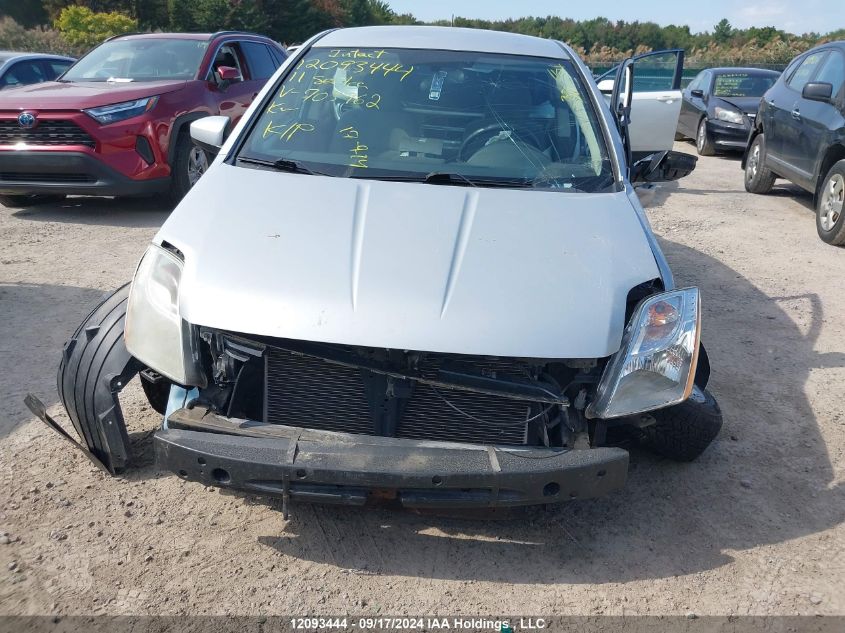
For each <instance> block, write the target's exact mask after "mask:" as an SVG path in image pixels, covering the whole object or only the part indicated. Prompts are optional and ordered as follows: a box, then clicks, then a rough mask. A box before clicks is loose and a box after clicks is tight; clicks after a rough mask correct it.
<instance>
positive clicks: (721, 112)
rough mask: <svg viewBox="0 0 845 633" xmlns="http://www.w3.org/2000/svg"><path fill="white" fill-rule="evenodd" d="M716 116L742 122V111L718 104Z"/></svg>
mask: <svg viewBox="0 0 845 633" xmlns="http://www.w3.org/2000/svg"><path fill="white" fill-rule="evenodd" d="M716 118H717V119H719V120H720V121H727V122H728V123H742V112H740V111H738V110H731V109H730V108H720V107H719V106H716Z"/></svg>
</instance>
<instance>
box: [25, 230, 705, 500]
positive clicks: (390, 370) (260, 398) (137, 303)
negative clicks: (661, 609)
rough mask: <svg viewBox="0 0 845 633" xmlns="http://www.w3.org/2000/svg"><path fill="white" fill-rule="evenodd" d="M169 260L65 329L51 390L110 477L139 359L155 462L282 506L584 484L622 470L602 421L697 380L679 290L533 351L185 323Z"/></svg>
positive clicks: (675, 395) (122, 458)
mask: <svg viewBox="0 0 845 633" xmlns="http://www.w3.org/2000/svg"><path fill="white" fill-rule="evenodd" d="M181 274H182V255H181V253H180V252H179V251H177V250H176V249H174V248H172V247H168V245H166V244H165V245H164V246H157V245H153V246H151V247H150V249H149V250H148V252H147V254H146V255H145V257H144V258H143V260H142V261H141V263H140V265H139V267H138V271H137V272H136V276H135V279H134V282H133V286H132V292H131V295H130V293H129V289H128V288H127V287H124V288H121V289H120V290H118V291H117V292H116V293H115V294H114V295H112V296H111V297H110V298H108V299H107V300H106V301H105V302H104V304H102V305H101V306H100V307H98V308H97V309H95V310H94V312H93V313H92V314H91V315H90V316H89V318H88V319H87V320H86V322H85V323H83V325H82V326H80V328H79V330H78V331H77V333H76V334H75V336H74V337H73V338H72V339H71V341H70V342H69V343H68V344H67V346H66V348H65V351H64V355H63V360H62V363H61V366H60V370H59V386H60V395H61V398H62V402H63V404H64V405H65V407H66V408H67V410H68V413H69V415H70V417H71V420H72V421H73V423H74V426H75V428H76V430H77V432H78V433H79V435H80V437H82V438H83V440H84V444H85V446H84V447H83V446H80V447H81V448H83V449H84V450H85V451H86V453H87V454H88V456H89V457H91V458H92V459H93V460H94V461H95V462H99V463H101V464H102V465H103V467H104V468H105V469H106V470H108V471H110V472H111V473H113V474H116V473H119V472H121V471H122V470H123V469H125V468H126V467H127V465H128V464H129V458H130V457H129V452H130V450H129V444H128V439H127V437H126V429H125V424H124V422H123V417H122V413H121V411H120V406H119V402H118V399H117V394H118V392H119V391H120V389H122V388H123V386H124V385H125V384H126V383H127V382H128V380H129V379H131V378H132V376H133V375H134V374H135V373H138V372H141V380H142V384H143V386H144V390H145V393H146V394H147V397H148V398H149V400H150V402H151V403H152V404H153V406H154V408H156V409H157V410H158V411H160V412H162V413H164V414H165V418H164V423H163V425H162V428H161V429H159V430H158V431H157V432H156V433H155V435H154V440H153V441H154V446H155V453H156V461H157V463H158V465H159V467H161V468H163V469H166V470H170V471H172V472H175V473H177V474H178V475H179V476H180V477H182V478H184V479H187V480H193V481H199V482H202V483H204V484H206V485H214V486H221V487H227V488H233V489H238V490H243V491H248V492H253V493H258V494H268V495H275V496H279V497H281V498H282V499H283V507H284V511H285V514H287V511H288V502H289V501H291V500H299V501H311V502H320V503H335V504H346V505H366V504H369V503H379V504H385V503H387V504H391V505H397V506H401V507H405V508H411V509H416V510H438V509H467V508H497V507H498V508H508V507H515V506H526V505H536V504H546V503H556V502H561V501H565V500H570V499H584V498H591V497H597V496H602V495H605V494H607V493H610V492H612V491H614V490H617V489H619V488H621V487H622V486H623V485H624V482H625V479H626V475H627V466H628V453H627V451H625V450H623V449H622V448H618V447H614V446H608V445H607V444H608V442H607V435H608V429H609V428H615V427H629V428H632V429H640V428H641V427H648V426H649V425H651V424H654V423H655V418H654V417H651V416H649V415H648V413H647V412H649V411H652V412H653V411H654V410H657V409H660V410H664V411H665V410H667V407H669V409H668V410H670V411H671V408H672V406H673V405H677V404H678V403H683V402H685V401H687V399H688V397H689V396H690V394H691V393H692V392H693V390H694V389H695V390H697V391H698V392H699V393H700V392H701V391H702V390H703V388H704V383H705V382H706V378H707V376H706V373H704V372H703V371H702V370H701V368H699V367H698V359H699V355H700V349H701V348H700V342H699V336H700V305H699V298H698V292H697V290H696V289H694V288H687V289H682V290H673V291H669V292H663V291H662V289H661V288H660V284H659V282H655V283H650V284H643V285H641V286H638V287H637V288H635V289H634V290H632V291H631V293H629V297H628V300H629V310H628V313H629V314H628V315H627V316H628V325H627V327H626V330H625V333H624V336H623V340H622V345H621V347H620V349H619V351H618V352H617V353H616V354H614V355H612V356H611V357H609V358H593V359H548V358H517V357H501V356H479V355H468V354H450V353H440V352H427V351H411V350H394V349H383V348H372V347H365V346H356V345H343V344H335V343H319V342H310V341H302V340H294V339H283V338H276V337H268V336H257V335H250V334H245V333H239V332H231V331H226V330H222V329H217V328H211V327H203V326H195V325H191V324H189V323H187V322H186V321H185V319H183V318H182V316H181V314H180V313H179V287H180V281H181ZM703 366H704V367H705V368H706V360H705V362H704V363H703ZM696 377H697V378H696ZM696 379H697V380H698V386H696V385H695V381H696ZM690 402H694V401H693V400H691V401H690ZM30 404H31V408H32V409H33V411H34V412H35V413H36V414H37V415H38V416H39V417H41V419H43V420H45V421H49V422H48V423H51V426H54V428H57V430H58V429H60V428H61V427H59V426H58V425H57V424H55V422H54V421H52V420H51V419H50V418H49V416H48V415H47V414H46V411H45V410H44V409H43V406H39V404H40V403H37V401H33V402H32V403H30ZM697 406H707V404H706V403H704V404H700V403H699V404H698V405H697Z"/></svg>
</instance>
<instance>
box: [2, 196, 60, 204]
mask: <svg viewBox="0 0 845 633" xmlns="http://www.w3.org/2000/svg"><path fill="white" fill-rule="evenodd" d="M65 197H66V196H65V195H64V194H41V195H28V196H27V195H23V196H0V204H2V205H3V206H4V207H31V206H33V205H36V204H50V203H55V202H61V201H62V200H64V199H65Z"/></svg>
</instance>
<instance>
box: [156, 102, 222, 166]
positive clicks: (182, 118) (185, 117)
mask: <svg viewBox="0 0 845 633" xmlns="http://www.w3.org/2000/svg"><path fill="white" fill-rule="evenodd" d="M211 115H212V113H211V112H207V111H205V110H194V111H193V112H186V113H185V114H180V115H179V116H178V117H176V120H175V121H173V127H172V128H171V130H170V139H169V140H168V145H167V164H168V165H171V166H172V165H173V158H174V156H175V155H176V144H177V142H178V141H179V135H180V134H181V133H182V128H184V127H185V126H186V125H187V126H188V127H190V125H191V123H193V122H194V121H196V120H198V119H202V118H204V117H207V116H211Z"/></svg>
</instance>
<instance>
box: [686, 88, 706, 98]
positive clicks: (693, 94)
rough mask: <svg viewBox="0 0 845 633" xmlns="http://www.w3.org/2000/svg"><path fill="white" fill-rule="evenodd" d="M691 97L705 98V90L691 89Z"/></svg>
mask: <svg viewBox="0 0 845 633" xmlns="http://www.w3.org/2000/svg"><path fill="white" fill-rule="evenodd" d="M689 93H690V96H691V97H698V98H699V99H703V98H704V91H703V90H690V91H689Z"/></svg>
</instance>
